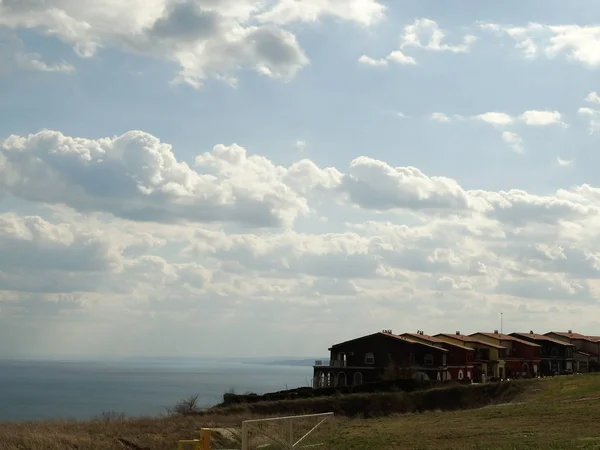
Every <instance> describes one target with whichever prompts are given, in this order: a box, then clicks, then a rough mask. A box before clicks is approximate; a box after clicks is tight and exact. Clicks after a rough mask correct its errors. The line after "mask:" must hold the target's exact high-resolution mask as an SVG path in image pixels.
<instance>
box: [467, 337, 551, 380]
mask: <svg viewBox="0 0 600 450" xmlns="http://www.w3.org/2000/svg"><path fill="white" fill-rule="evenodd" d="M469 336H471V337H473V338H476V339H479V340H481V341H484V342H489V343H492V344H496V345H498V346H502V347H504V348H505V351H504V370H503V371H500V373H499V377H500V378H530V377H535V376H537V375H538V374H539V371H540V364H541V349H542V348H541V346H540V345H539V344H536V343H533V342H529V341H525V340H523V339H519V338H516V337H514V336H510V335H508V334H503V333H499V332H498V330H495V331H494V332H493V333H487V332H478V333H473V334H471V335H469Z"/></svg>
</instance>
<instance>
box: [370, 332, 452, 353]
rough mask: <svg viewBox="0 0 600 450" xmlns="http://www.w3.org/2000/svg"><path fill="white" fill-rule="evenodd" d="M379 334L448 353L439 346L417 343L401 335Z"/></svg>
mask: <svg viewBox="0 0 600 450" xmlns="http://www.w3.org/2000/svg"><path fill="white" fill-rule="evenodd" d="M379 334H383V335H385V336H389V337H394V338H396V339H402V340H404V341H407V342H410V343H412V344H417V345H423V346H425V347H429V348H434V349H436V350H439V351H441V352H447V351H448V350H446V349H445V348H441V347H438V346H437V345H433V344H426V343H425V342H420V341H417V340H415V339H410V338H408V337H405V336H401V335H398V334H389V333H379Z"/></svg>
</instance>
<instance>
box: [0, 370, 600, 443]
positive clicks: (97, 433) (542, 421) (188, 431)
mask: <svg viewBox="0 0 600 450" xmlns="http://www.w3.org/2000/svg"><path fill="white" fill-rule="evenodd" d="M522 386H524V387H525V389H524V390H522V392H523V391H524V392H523V393H522V394H521V395H520V397H519V398H517V399H515V400H514V401H513V402H511V403H508V404H495V405H490V406H486V407H483V408H479V409H471V410H461V411H452V412H441V411H430V412H424V413H412V414H403V415H395V416H388V417H381V418H372V419H357V418H353V419H349V418H348V419H344V418H338V419H336V420H335V422H334V424H335V426H334V427H333V429H332V430H331V434H330V433H327V435H326V436H325V439H327V446H326V448H327V449H329V450H395V449H426V448H435V449H469V448H473V449H521V448H522V449H540V450H541V449H544V450H552V449H600V428H599V427H598V426H597V423H596V422H597V421H596V420H595V418H596V417H598V416H599V415H600V375H585V376H584V375H582V376H570V377H557V378H555V379H546V380H537V381H531V382H527V383H523V384H522ZM256 417H257V416H255V415H253V414H251V413H249V412H247V411H239V410H238V411H237V412H233V411H229V412H228V413H226V414H225V413H223V412H220V413H219V412H211V413H210V414H205V415H196V416H170V417H162V418H135V419H127V418H116V419H110V418H109V420H106V419H98V420H93V421H86V422H32V423H0V450H74V449H77V450H92V449H93V450H109V449H110V450H112V449H127V448H129V449H133V450H138V449H149V450H171V449H173V450H174V449H175V448H176V444H177V441H178V440H179V439H193V438H195V437H197V436H198V434H199V430H200V428H202V427H219V428H239V426H240V424H241V422H242V421H243V420H246V419H249V418H256ZM330 438H331V440H329V439H330ZM128 442H129V443H132V444H134V445H135V446H130V447H128V446H127V443H128ZM214 448H215V449H220V448H240V445H239V442H237V443H236V442H234V441H227V440H225V439H220V438H217V439H216V442H215V445H214ZM269 450H271V449H269Z"/></svg>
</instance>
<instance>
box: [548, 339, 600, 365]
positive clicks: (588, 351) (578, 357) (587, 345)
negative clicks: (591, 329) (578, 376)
mask: <svg viewBox="0 0 600 450" xmlns="http://www.w3.org/2000/svg"><path fill="white" fill-rule="evenodd" d="M544 336H548V337H551V338H553V339H558V340H559V341H564V342H568V343H570V344H573V345H574V346H575V348H576V352H575V355H574V361H573V362H574V368H573V370H574V371H575V372H598V371H599V370H600V364H599V363H600V361H599V355H600V339H598V338H596V337H594V336H585V335H583V334H579V333H573V331H572V330H569V331H567V332H562V331H550V332H549V333H545V334H544Z"/></svg>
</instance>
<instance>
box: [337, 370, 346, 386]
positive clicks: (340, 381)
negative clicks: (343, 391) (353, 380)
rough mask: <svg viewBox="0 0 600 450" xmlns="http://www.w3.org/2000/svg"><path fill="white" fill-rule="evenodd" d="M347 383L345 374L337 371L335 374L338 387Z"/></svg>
mask: <svg viewBox="0 0 600 450" xmlns="http://www.w3.org/2000/svg"><path fill="white" fill-rule="evenodd" d="M347 384H348V382H347V380H346V374H345V373H344V372H340V373H338V376H337V385H338V387H346V385H347Z"/></svg>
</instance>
